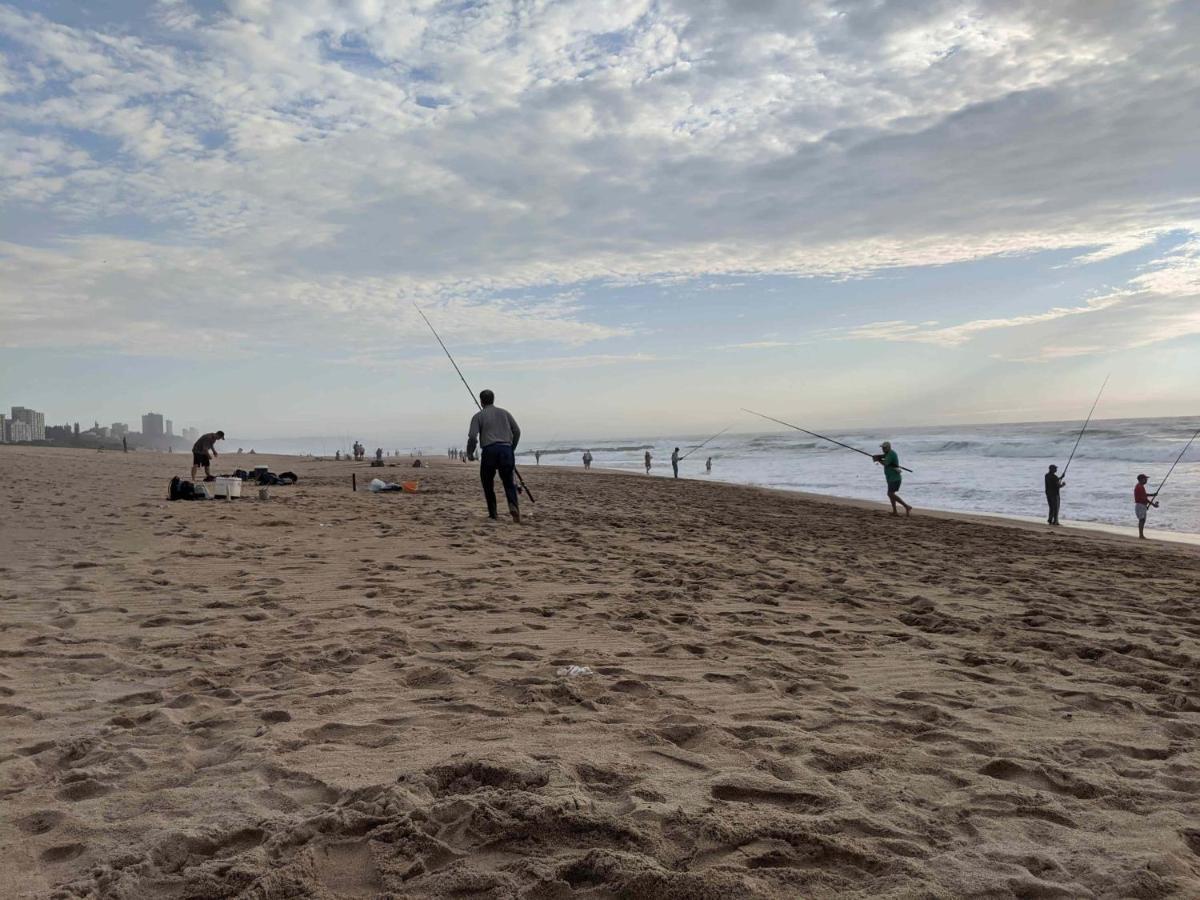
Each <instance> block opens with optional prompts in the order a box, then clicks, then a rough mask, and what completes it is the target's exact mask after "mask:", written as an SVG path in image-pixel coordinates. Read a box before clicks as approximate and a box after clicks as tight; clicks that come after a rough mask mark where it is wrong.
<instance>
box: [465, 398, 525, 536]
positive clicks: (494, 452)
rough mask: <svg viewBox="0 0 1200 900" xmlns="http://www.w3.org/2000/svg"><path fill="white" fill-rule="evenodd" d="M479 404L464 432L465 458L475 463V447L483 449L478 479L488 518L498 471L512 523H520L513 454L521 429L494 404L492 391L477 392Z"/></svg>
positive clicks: (493, 513)
mask: <svg viewBox="0 0 1200 900" xmlns="http://www.w3.org/2000/svg"><path fill="white" fill-rule="evenodd" d="M479 403H480V406H481V407H482V408H481V409H480V410H479V412H477V413H475V415H474V416H472V417H471V427H470V429H469V430H468V432H467V459H469V460H471V461H472V462H474V461H475V448H476V446H479V447H482V448H483V452H482V455H481V456H482V458H481V460H480V463H479V478H480V480H481V481H482V482H483V496H484V499H485V500H487V508H488V517H489V518H492V519H494V518H496V473H497V472H499V473H500V482H501V483H502V484H503V485H504V496H505V498H506V499H507V500H508V512H509V514H510V515H511V516H512V518H513V521H514V522H520V521H521V510H520V508H519V507H518V506H517V486H516V484H514V483H513V473H514V472H515V471H516V468H517V462H516V458H515V455H514V454H515V451H516V449H517V444H518V443H519V442H520V440H521V428H520V426H519V425H517V420H516V419H514V418H513V417H512V414H511V413H510V412H509V411H508V410H506V409H501V408H500V407H498V406H496V405H495V403H496V397H495V395H494V394H493V393H492V392H491V391H480V393H479Z"/></svg>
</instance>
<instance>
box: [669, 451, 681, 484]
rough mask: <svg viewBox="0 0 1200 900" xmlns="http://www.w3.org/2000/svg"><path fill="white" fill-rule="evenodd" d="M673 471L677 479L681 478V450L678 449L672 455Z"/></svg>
mask: <svg viewBox="0 0 1200 900" xmlns="http://www.w3.org/2000/svg"><path fill="white" fill-rule="evenodd" d="M671 471H672V472H674V473H675V477H676V478H678V477H679V448H678V447H676V448H675V451H674V452H673V453H672V454H671Z"/></svg>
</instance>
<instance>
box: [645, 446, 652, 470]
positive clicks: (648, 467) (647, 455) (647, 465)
mask: <svg viewBox="0 0 1200 900" xmlns="http://www.w3.org/2000/svg"><path fill="white" fill-rule="evenodd" d="M651 459H653V457H652V456H651V455H650V451H649V450H647V451H646V474H647V475H649V474H650V460H651Z"/></svg>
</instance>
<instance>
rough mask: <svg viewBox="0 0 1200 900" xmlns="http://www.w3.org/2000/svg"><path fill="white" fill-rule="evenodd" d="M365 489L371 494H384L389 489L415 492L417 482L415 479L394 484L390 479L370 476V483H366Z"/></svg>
mask: <svg viewBox="0 0 1200 900" xmlns="http://www.w3.org/2000/svg"><path fill="white" fill-rule="evenodd" d="M367 490H369V491H370V492H371V493H372V494H385V493H388V492H389V491H404V492H405V493H409V494H415V493H416V492H417V483H416V482H415V481H406V482H404V483H403V484H395V483H393V482H390V481H384V480H383V479H381V478H372V479H371V483H370V484H368V485H367Z"/></svg>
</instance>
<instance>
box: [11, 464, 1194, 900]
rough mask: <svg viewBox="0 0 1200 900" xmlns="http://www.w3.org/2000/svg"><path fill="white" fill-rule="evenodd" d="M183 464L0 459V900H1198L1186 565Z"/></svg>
mask: <svg viewBox="0 0 1200 900" xmlns="http://www.w3.org/2000/svg"><path fill="white" fill-rule="evenodd" d="M188 462H189V460H188V457H187V456H184V455H165V454H152V453H131V454H128V455H123V454H119V453H95V452H86V451H73V450H40V451H34V450H31V449H27V448H14V447H0V483H2V484H3V485H4V488H5V489H4V491H3V494H2V495H0V603H2V606H0V609H2V610H3V614H2V617H0V717H2V718H0V723H2V726H3V727H2V728H0V796H2V797H3V806H2V811H0V857H2V859H3V863H2V865H0V896H3V897H6V898H7V897H13V898H18V897H20V898H32V897H113V898H216V897H246V898H307V897H315V898H351V897H375V896H389V897H489V898H539V900H549V898H563V900H565V898H601V897H663V898H706V897H862V898H867V897H906V898H915V897H930V898H932V897H946V898H952V897H987V898H1009V897H1011V898H1034V897H1037V898H1049V897H1111V898H1124V897H1141V898H1162V897H1181V898H1182V897H1196V896H1200V751H1198V749H1197V746H1198V744H1197V738H1200V675H1198V674H1197V673H1198V670H1197V663H1198V661H1200V550H1198V549H1197V548H1196V547H1189V546H1186V545H1179V544H1166V543H1160V542H1141V543H1139V542H1137V541H1134V540H1129V539H1126V538H1123V537H1119V536H1110V535H1105V534H1099V533H1085V532H1075V531H1071V530H1063V531H1059V532H1055V533H1048V532H1047V530H1046V529H1045V528H1042V527H1036V526H1033V525H1028V524H1023V523H1003V522H1000V521H984V520H973V519H970V518H967V517H963V516H952V515H937V516H932V515H927V516H922V515H919V514H918V515H916V516H914V517H913V518H912V519H909V520H904V519H893V518H891V517H890V516H888V515H887V514H886V513H885V511H884V510H883V509H882V508H873V507H870V506H866V505H863V504H854V503H839V502H834V501H831V500H820V499H816V498H811V497H801V496H796V495H788V494H783V493H775V492H768V491H761V490H754V489H749V488H740V487H733V486H727V485H720V484H713V483H705V482H700V481H682V482H671V481H668V480H665V479H649V478H644V477H638V476H634V475H623V474H611V473H604V472H591V473H584V472H582V471H580V470H566V469H555V468H548V467H541V468H540V469H538V468H535V467H531V466H527V467H525V468H524V472H525V475H526V478H527V480H528V481H529V484H530V486H531V487H532V488H533V490H534V492H535V494H536V496H537V500H538V502H537V504H536V505H529V504H526V506H525V510H526V518H527V521H526V524H524V525H522V526H515V525H513V524H512V523H510V522H499V523H492V522H489V521H488V520H487V519H486V516H485V513H484V509H483V502H482V498H481V496H480V494H479V489H478V478H477V473H476V469H475V467H474V466H470V465H464V464H454V463H449V462H447V461H444V460H433V461H432V462H433V465H432V467H431V468H427V469H424V470H422V471H420V472H416V471H414V470H412V469H411V468H408V467H407V466H404V467H395V468H385V469H384V470H382V474H383V476H384V477H386V478H389V479H391V480H395V481H400V480H407V479H409V478H414V477H415V478H417V479H418V480H419V483H420V492H419V493H418V494H415V495H409V494H380V495H374V494H370V493H367V492H359V493H352V492H351V491H350V474H351V472H352V471H354V472H357V474H358V477H359V479H360V483H361V482H365V481H366V480H367V479H369V478H370V477H372V476H373V475H377V474H380V470H378V469H370V468H368V467H367V466H366V465H365V464H364V465H355V464H351V463H345V462H342V463H335V462H333V461H312V460H299V459H287V458H273V457H264V456H256V457H237V456H223V457H221V459H220V460H219V461H218V465H217V467H216V468H217V470H226V469H228V470H232V469H233V468H234V467H235V466H238V465H249V464H252V463H260V464H261V463H267V464H270V465H271V466H272V468H273V469H274V470H275V471H277V472H278V471H282V470H287V469H290V470H292V471H295V472H297V473H298V474H299V476H300V482H299V484H297V485H295V486H293V487H277V488H272V489H271V498H270V499H269V500H268V501H265V502H263V501H260V500H258V499H257V491H256V490H255V491H252V492H250V494H251V495H252V497H253V499H250V498H247V499H243V500H240V501H233V502H219V501H214V502H209V503H183V502H179V503H169V502H167V500H166V490H167V482H168V480H169V478H170V476H171V475H172V474H185V475H186V468H187V464H188ZM881 497H882V484H881ZM909 499H910V501H911V502H914V503H915V504H917V505H918V507H919V505H920V496H919V494H918V493H914V494H913V495H912V496H910V497H909ZM571 666H580V667H587V669H588V670H590V671H588V672H585V673H582V674H574V673H572V672H571V671H570V670H569V669H568V667H571Z"/></svg>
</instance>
